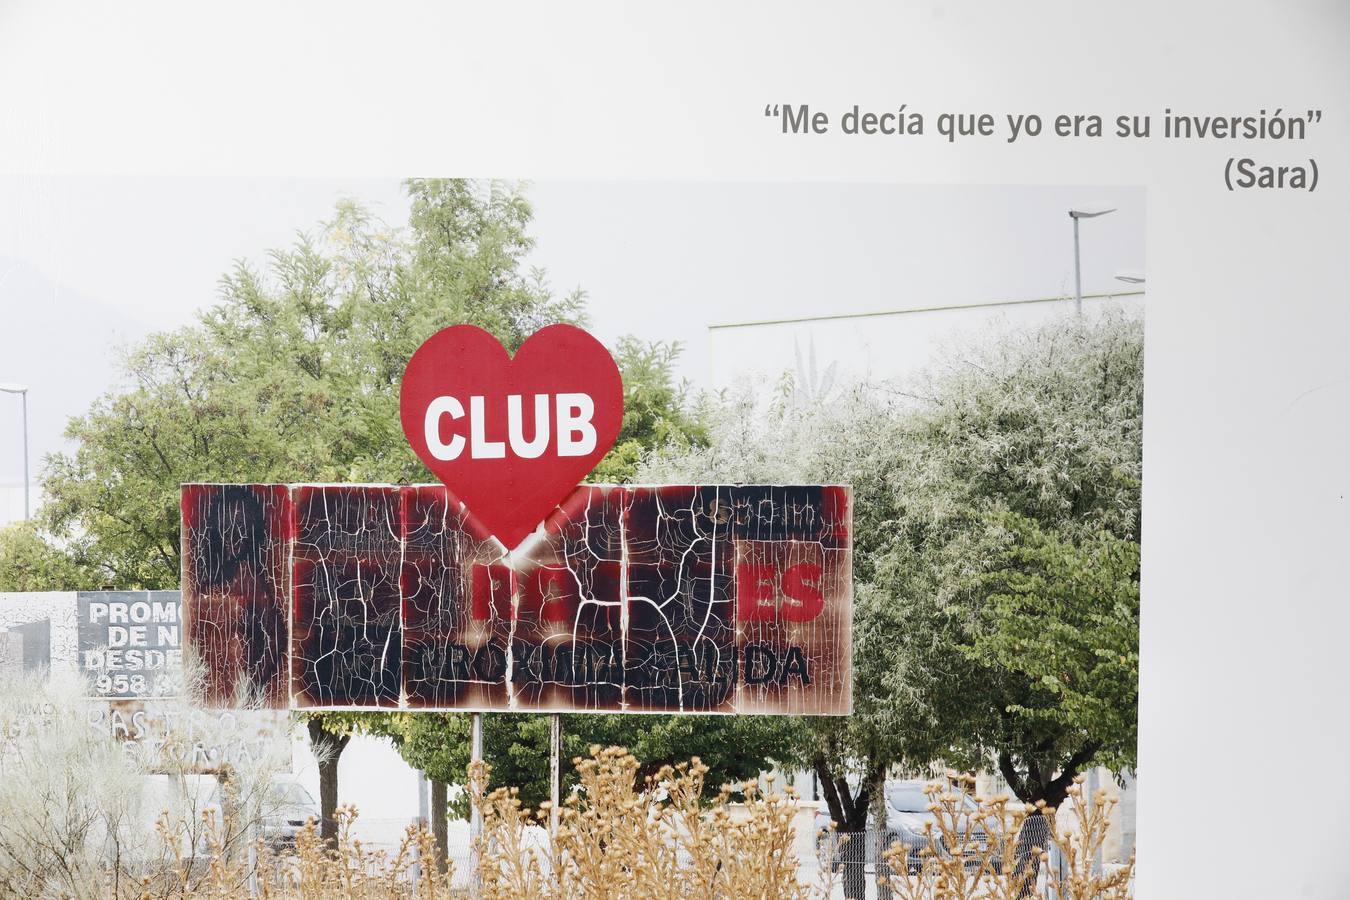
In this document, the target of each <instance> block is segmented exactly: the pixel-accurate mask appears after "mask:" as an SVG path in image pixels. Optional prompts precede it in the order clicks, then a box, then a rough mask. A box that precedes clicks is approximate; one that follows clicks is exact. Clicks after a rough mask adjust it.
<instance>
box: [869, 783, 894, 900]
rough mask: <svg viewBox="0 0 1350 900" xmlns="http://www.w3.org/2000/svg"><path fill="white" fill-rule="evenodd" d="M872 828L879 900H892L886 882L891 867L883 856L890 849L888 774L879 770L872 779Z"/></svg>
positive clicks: (873, 863) (889, 888)
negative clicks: (887, 820)
mask: <svg viewBox="0 0 1350 900" xmlns="http://www.w3.org/2000/svg"><path fill="white" fill-rule="evenodd" d="M870 805H871V811H872V828H873V830H874V831H875V833H876V840H875V842H874V843H871V844H870V845H869V848H868V849H870V850H871V851H872V854H873V859H872V866H873V869H872V877H873V878H874V879H875V881H876V884H877V900H891V887H890V883H889V882H888V881H887V880H886V875H887V873H889V872H890V867H889V866H888V865H887V864H886V860H885V859H883V858H882V855H883V854H884V853H885V852H886V850H887V849H889V847H890V832H889V829H887V827H886V773H885V771H883V770H880V769H878V770H877V772H876V775H875V776H874V777H873V779H872V802H871V804H870Z"/></svg>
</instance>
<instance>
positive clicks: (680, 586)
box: [182, 484, 852, 715]
mask: <svg viewBox="0 0 1350 900" xmlns="http://www.w3.org/2000/svg"><path fill="white" fill-rule="evenodd" d="M182 507H183V559H184V573H183V596H184V609H183V616H184V621H185V624H186V634H187V640H188V652H190V653H191V654H193V655H194V657H195V658H196V659H197V660H198V661H199V662H200V663H201V665H202V668H203V670H204V672H205V674H206V677H205V679H204V684H205V688H204V690H203V693H204V698H203V699H204V700H205V701H206V702H208V703H211V704H215V705H225V704H230V703H235V702H238V701H239V700H241V699H244V695H248V696H249V697H251V698H252V699H254V700H256V701H259V702H261V703H263V704H264V705H268V706H272V707H276V708H285V707H289V708H294V709H371V708H374V709H412V710H419V709H420V710H456V709H476V710H503V711H504V710H513V711H527V710H540V711H596V712H687V713H761V714H763V713H768V714H810V715H841V714H847V713H849V712H850V711H851V708H852V695H851V682H852V675H851V662H852V659H851V640H852V636H851V628H850V626H851V613H852V595H851V583H852V581H851V534H850V527H851V497H850V492H849V489H848V488H847V487H841V486H818V485H817V486H781V485H735V486H720V485H689V486H680V485H666V486H659V487H642V486H638V487H631V486H607V485H584V486H582V487H579V488H578V489H577V490H576V491H574V492H573V493H572V494H571V495H570V496H569V497H568V499H567V500H566V501H564V502H563V503H562V504H561V505H560V506H559V507H558V508H556V509H555V510H554V512H553V513H552V514H551V515H550V516H549V518H548V519H547V520H545V522H544V523H543V525H542V527H540V528H539V529H537V530H536V531H535V532H533V533H532V534H531V535H529V536H528V537H527V538H526V539H525V540H524V541H523V542H522V543H521V544H520V545H519V546H518V547H516V548H515V549H514V550H513V551H511V552H509V553H508V552H507V551H506V550H505V549H504V548H503V547H502V545H501V544H500V543H499V542H497V541H496V540H495V539H494V538H492V537H491V536H490V535H488V534H487V533H486V532H485V531H484V530H483V529H482V528H481V526H479V525H478V523H477V522H476V521H475V520H474V518H473V517H472V515H470V514H469V513H468V512H467V511H466V510H465V508H464V506H463V505H462V504H461V503H459V502H458V501H457V500H456V499H455V498H454V497H453V495H452V494H450V492H449V491H448V490H447V489H446V488H444V487H442V486H440V485H415V486H385V485H214V484H194V485H185V486H184V487H183V495H182Z"/></svg>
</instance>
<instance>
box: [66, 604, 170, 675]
mask: <svg viewBox="0 0 1350 900" xmlns="http://www.w3.org/2000/svg"><path fill="white" fill-rule="evenodd" d="M179 601H180V594H179V592H178V591H82V592H80V594H79V595H78V616H79V660H80V669H81V670H82V671H83V672H84V673H85V674H87V675H88V676H89V678H90V681H91V684H92V693H93V696H95V697H101V698H104V699H109V700H111V699H119V700H128V699H138V698H145V697H172V696H175V695H176V694H177V693H178V691H179V689H180V683H181V679H182V667H183V666H182V664H183V636H182V619H181V615H180V608H179V605H180V604H179Z"/></svg>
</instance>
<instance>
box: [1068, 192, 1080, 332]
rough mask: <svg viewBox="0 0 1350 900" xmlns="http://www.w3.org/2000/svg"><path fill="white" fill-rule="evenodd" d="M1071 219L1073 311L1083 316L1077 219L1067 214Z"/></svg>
mask: <svg viewBox="0 0 1350 900" xmlns="http://www.w3.org/2000/svg"><path fill="white" fill-rule="evenodd" d="M1069 218H1071V219H1073V311H1074V312H1075V313H1077V314H1078V315H1080V316H1081V315H1082V314H1083V273H1082V264H1081V263H1080V262H1079V261H1078V217H1077V216H1075V215H1073V214H1072V213H1070V214H1069Z"/></svg>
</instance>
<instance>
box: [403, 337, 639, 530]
mask: <svg viewBox="0 0 1350 900" xmlns="http://www.w3.org/2000/svg"><path fill="white" fill-rule="evenodd" d="M399 412H400V416H401V418H402V420H403V433H404V434H405V435H407V438H408V443H409V444H411V445H412V448H413V450H414V451H415V452H416V453H417V455H418V456H419V457H420V458H421V460H422V462H424V463H426V465H427V468H428V469H430V470H431V471H432V472H434V473H435V475H436V477H437V478H439V479H440V480H441V481H443V482H444V483H445V486H446V487H448V488H449V489H450V492H451V493H452V494H454V495H455V497H457V498H458V499H459V500H460V501H462V502H463V503H464V505H465V506H467V507H468V509H469V512H470V513H472V514H473V516H474V517H475V518H476V519H477V520H478V521H479V522H480V523H481V524H482V525H483V527H484V528H486V529H487V530H488V531H489V532H491V533H492V534H494V535H496V536H497V539H498V540H500V541H501V542H502V543H503V544H504V545H505V546H506V547H507V548H508V549H511V548H514V547H515V546H516V545H517V544H519V543H520V542H521V541H522V540H523V539H524V538H525V536H526V535H527V534H529V533H530V532H531V531H533V530H534V529H535V527H536V526H537V525H538V524H539V523H540V522H541V521H543V519H544V518H545V517H546V516H547V515H548V514H549V513H550V512H551V511H552V510H553V508H554V507H556V506H557V505H558V504H559V503H560V502H561V501H562V500H563V499H564V498H566V497H567V495H568V494H570V493H571V492H572V491H573V489H575V488H576V486H577V484H578V483H579V482H580V481H581V479H583V478H585V477H586V475H587V474H589V473H590V471H591V470H592V469H594V468H595V465H596V463H598V462H600V459H601V458H602V457H603V456H604V455H605V453H606V452H608V450H609V448H610V447H611V446H613V444H614V439H615V438H616V437H618V435H619V426H620V425H621V424H622V422H623V380H622V379H621V378H620V376H619V367H618V366H616V365H615V364H614V358H613V357H611V356H610V355H609V351H608V350H606V349H605V347H604V345H603V344H601V343H600V342H599V341H597V340H596V339H595V338H593V337H591V335H589V334H587V333H586V332H585V331H582V330H581V329H580V328H574V327H573V326H571V325H550V326H548V327H547V328H541V329H540V330H539V331H536V332H535V333H534V334H532V335H530V337H529V338H528V339H527V340H526V341H525V343H524V344H522V345H521V347H520V349H519V350H518V351H516V355H515V358H514V359H512V358H511V355H510V354H509V353H507V352H506V348H504V347H503V346H502V345H501V344H500V343H498V342H497V339H496V338H495V337H493V336H492V335H491V334H489V333H488V332H486V331H484V330H483V329H481V328H477V327H475V326H473V325H453V326H451V327H449V328H446V329H443V330H441V331H438V332H436V333H435V334H433V335H432V336H431V337H430V338H428V339H427V341H426V343H424V344H422V346H421V347H418V348H417V352H416V353H414V354H413V355H412V359H410V360H408V367H407V368H406V369H404V371H403V386H402V388H401V389H400V393H399Z"/></svg>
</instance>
